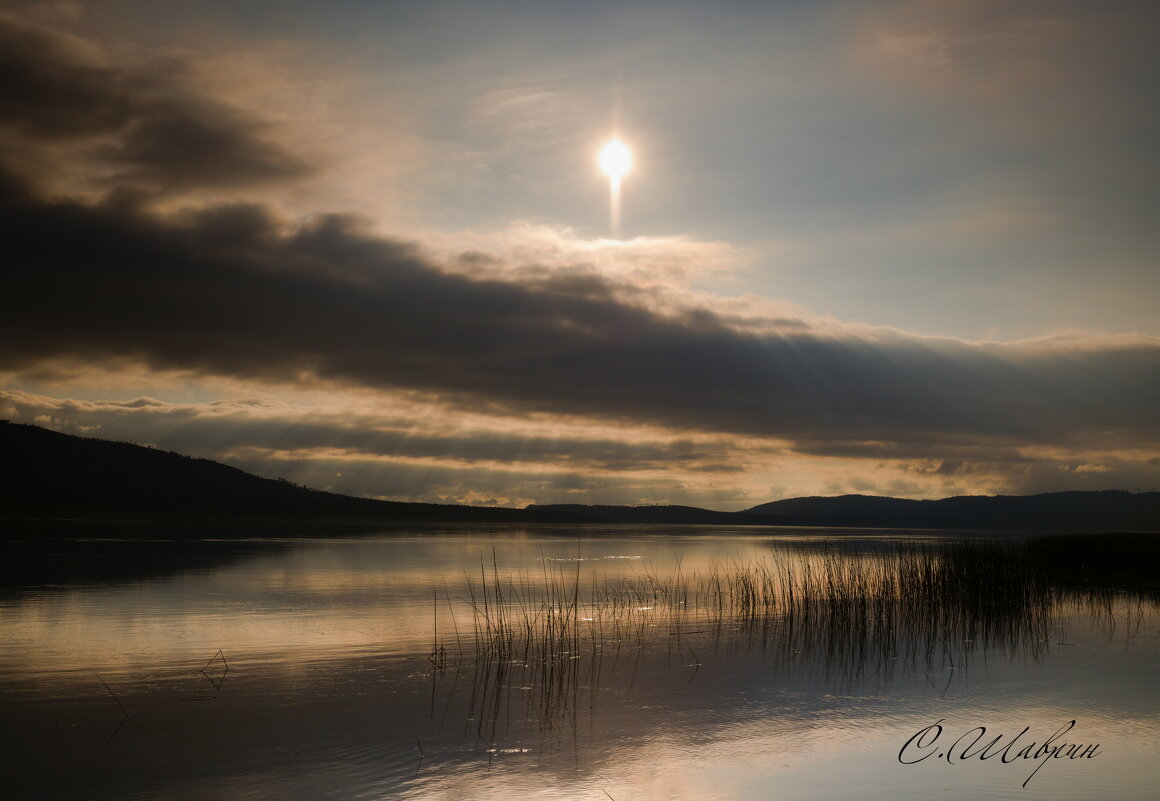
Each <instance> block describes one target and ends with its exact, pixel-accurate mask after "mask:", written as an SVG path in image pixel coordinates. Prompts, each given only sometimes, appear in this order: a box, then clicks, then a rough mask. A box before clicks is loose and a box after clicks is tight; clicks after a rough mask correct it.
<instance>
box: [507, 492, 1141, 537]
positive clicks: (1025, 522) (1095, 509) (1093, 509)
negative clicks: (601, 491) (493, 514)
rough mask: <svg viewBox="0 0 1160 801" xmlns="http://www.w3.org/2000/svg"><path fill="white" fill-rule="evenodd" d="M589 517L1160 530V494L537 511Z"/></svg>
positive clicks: (843, 498) (848, 498) (867, 498)
mask: <svg viewBox="0 0 1160 801" xmlns="http://www.w3.org/2000/svg"><path fill="white" fill-rule="evenodd" d="M529 508H533V509H538V510H558V511H566V512H568V513H569V514H576V515H587V516H592V517H595V518H597V519H599V520H600V521H601V522H605V523H699V524H713V525H754V524H764V525H778V526H834V527H845V528H928V529H991V530H998V529H1003V530H1034V531H1160V493H1157V492H1142V493H1130V492H1122V491H1118V490H1109V491H1106V492H1050V493H1045V494H1042V495H999V496H994V497H992V496H966V497H956V498H944V499H942V500H938V501H913V500H907V499H904V498H883V497H878V496H871V495H840V496H837V497H829V498H824V497H811V498H790V499H787V500H783V501H773V502H771V503H763V504H761V505H759V506H754V507H752V508H750V509H745V510H743V511H741V512H711V511H708V510H706V509H696V508H694V507H688V506H579V505H565V504H558V505H548V506H533V507H529Z"/></svg>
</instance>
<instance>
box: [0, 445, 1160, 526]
mask: <svg viewBox="0 0 1160 801" xmlns="http://www.w3.org/2000/svg"><path fill="white" fill-rule="evenodd" d="M126 517H129V518H139V517H146V518H150V517H164V518H167V519H169V520H174V521H180V520H193V521H198V522H202V521H206V520H209V519H213V518H220V519H223V520H231V519H242V520H247V521H254V520H259V519H266V520H275V521H300V522H311V521H328V522H341V521H350V522H401V521H416V522H423V521H426V522H449V523H450V522H476V523H632V524H665V525H671V524H678V525H687V524H693V525H782V526H834V527H847V528H923V529H990V530H1026V531H1089V532H1098V531H1160V493H1157V492H1145V493H1129V492H1123V491H1105V492H1055V493H1046V494H1042V495H1030V496H997V497H983V496H972V497H957V498H945V499H943V500H937V501H914V500H906V499H900V498H882V497H871V496H865V495H843V496H840V497H835V498H820V497H812V498H792V499H789V500H782V501H774V502H772V503H766V504H761V505H759V506H754V507H753V508H751V509H746V510H744V511H741V512H718V511H712V510H708V509H698V508H696V507H691V506H584V505H577V504H550V505H536V504H533V505H531V506H529V507H527V508H525V509H511V508H503V507H476V506H456V505H450V504H446V505H444V504H427V503H401V502H395V501H381V500H374V499H370V498H352V497H350V496H346V495H339V494H336V493H332V492H322V491H319V490H313V489H309V488H306V487H302V486H298V485H296V484H292V483H290V482H287V481H283V480H276V479H268V478H260V477H258V476H255V475H251V474H249V473H246V472H244V471H242V470H238V469H236V468H233V467H229V466H228V465H224V464H220V463H218V462H213V461H210V460H208V459H196V458H192V457H189V456H182V455H181V454H177V453H172V452H169V451H162V450H159V449H155V448H149V447H143V446H140V445H133V444H130V443H127V442H112V441H108V440H101V439H91V438H85V437H76V436H72V435H68V434H60V433H57V432H54V431H49V430H47V429H44V428H40V427H38V426H31V425H23V424H17V423H9V422H0V519H7V520H13V519H20V520H23V521H28V520H30V519H42V520H46V519H57V520H59V519H70V518H71V519H80V520H98V521H99V520H102V519H111V518H126Z"/></svg>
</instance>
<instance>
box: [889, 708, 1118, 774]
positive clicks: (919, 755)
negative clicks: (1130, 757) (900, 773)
mask: <svg viewBox="0 0 1160 801" xmlns="http://www.w3.org/2000/svg"><path fill="white" fill-rule="evenodd" d="M943 720H945V718H944V719H939V720H938V721H937V722H935V723H932V724H931V725H930V726H927V727H926V728H923V729H919V730H918V731H917V732H915V733H914V734H913V735H912V736H911V738H910V739H909V740H907V741H906V744H905V745H903V746H902V749H901V750H900V751H899V752H898V761H899V762H901V763H902V764H903V765H913V764H915V763H917V762H922V761H923V760H924V759H929V758H931V757H934V758H935V760H945V761H946V763H947V764H948V765H954V764H955V763H956V762H964V761H966V760H968V759H976V758H977V759H979V760H988V759H993V758H994V757H998V758H999V761H1000V762H1002V763H1003V764H1004V765H1007V764H1010V763H1012V762H1016V761H1017V760H1020V759H1023V760H1028V759H1030V760H1032V761H1033V762H1035V763H1036V766H1035V770H1033V771H1031V775H1029V776H1028V777H1027V778H1026V779H1025V780H1024V782H1023V786H1024V787H1026V786H1027V782H1029V781H1031V780H1032V779H1033V778H1034V777H1035V774H1036V773H1038V772H1039V770H1040V769H1041V768H1042V767H1043V766H1044V765H1046V764H1047V763H1048V762H1050V761H1051V760H1053V759H1065V758H1066V759H1094V758H1095V757H1097V756H1099V755H1100V754H1102V753H1103V751H1101V750H1100V744H1099V743H1091V744H1084V743H1069V742H1061V741H1060V738H1062V737H1063V736H1064V735H1065V734H1067V733H1068V732H1069V731H1071V730H1072V729H1073V728H1075V721H1074V720H1073V721H1070V722H1068V723H1066V724H1064V725H1063V726H1060V727H1059V729H1058V730H1057V731H1056V732H1055V734H1052V735H1051V736H1050V737H1048V738H1047V739H1046V740H1044V741H1043V742H1042V743H1039V742H1038V741H1036V740H1031V739H1030V738H1027V737H1025V735H1027V733H1028V732H1029V731H1030V730H1031V727H1030V726H1025V727H1024V728H1023V731H1021V732H1019V733H1018V734H1016V735H1015V736H1014V737H1012V738H1010V739H1006V738H1005V735H1003V734H993V735H991V736H990V739H988V734H987V727H986V726H976V727H975V728H973V729H971V730H970V731H967V732H965V733H963V734H960V735H959V736H958V738H956V739H955V741H954V742H952V743H950V744H949V745H947V744H946V743H947V740H945V739H943V741H942V742H941V743H940V742H939V740H940V738H942V736H943V727H942V723H943ZM948 736H949V735H948Z"/></svg>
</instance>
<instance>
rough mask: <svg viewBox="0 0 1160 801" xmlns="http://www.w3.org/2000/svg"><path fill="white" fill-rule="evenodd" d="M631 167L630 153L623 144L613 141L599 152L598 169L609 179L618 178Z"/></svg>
mask: <svg viewBox="0 0 1160 801" xmlns="http://www.w3.org/2000/svg"><path fill="white" fill-rule="evenodd" d="M631 166H632V151H631V150H629V149H628V148H627V147H625V146H624V143H623V142H620V141H617V140H615V139H614V140H613V141H611V142H609V143H608V144H607V145H605V146H604V149H603V150H601V151H600V169H602V170H604V172H605V173H607V174H608V177H609V178H619V177H620V176H622V175H624V174H625V173H626V172H628V169H629V168H630V167H631Z"/></svg>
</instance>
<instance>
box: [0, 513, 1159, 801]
mask: <svg viewBox="0 0 1160 801" xmlns="http://www.w3.org/2000/svg"><path fill="white" fill-rule="evenodd" d="M596 533H599V536H595V534H596ZM898 543H902V545H899V544H898ZM856 545H857V547H855V548H852V549H851V548H846V549H835V547H834V545H833V544H832V543H826V542H823V541H820V540H819V539H818V538H817V537H816V534H812V535H810V536H806V534H805V533H804V532H803V533H799V534H795V535H789V536H787V535H784V534H781V535H778V536H772V537H771V536H762V537H755V536H753V535H752V532H751V531H750V532H747V535H746V536H744V537H739V536H736V535H733V534H717V533H716V532H714V531H712V530H709V531H703V532H702V533H701V535H700V536H697V537H672V536H665V537H662V536H653V535H651V532H645V533H638V534H636V535H634V536H623V535H622V536H614V535H611V534H610V533H609V532H608V531H601V532H593V531H587V532H584V535H583V536H576V534H575V532H572V533H570V534H565V533H562V532H559V531H555V532H553V533H552V534H551V535H548V536H543V535H542V532H537V531H534V530H532V531H505V532H503V533H502V535H499V536H496V535H492V536H488V537H482V538H481V537H478V536H464V535H463V534H462V533H458V532H456V531H448V530H444V531H439V530H435V531H410V532H402V533H401V534H399V535H396V536H392V537H382V538H348V539H344V540H338V541H334V540H309V539H297V540H286V541H281V542H278V543H276V544H270V543H265V544H262V543H256V544H254V548H253V550H251V551H248V552H247V553H246V555H245V556H244V558H242V559H226V560H222V559H220V558H218V556H219V554H218V553H217V550H218V549H217V548H216V547H214V548H209V549H207V551H206V552H207V553H212V554H214V556H213V557H212V558H210V559H208V560H206V561H205V562H202V563H198V562H197V560H196V559H191V560H187V561H186V563H185V564H184V566H183V569H182V571H180V572H177V573H171V574H169V575H168V576H162V575H158V574H151V575H150V576H149V577H143V578H139V579H126V578H123V577H122V578H118V579H117V581H116V582H115V583H113V584H102V585H99V586H81V585H76V584H72V585H66V586H59V585H58V586H40V587H30V588H26V589H25V590H24V591H22V592H21V593H20V594H19V595H18V596H16V597H11V598H9V599H8V600H7V601H5V602H3V603H2V604H0V627H2V629H3V631H4V634H5V643H6V645H5V647H4V650H3V651H2V652H0V711H2V712H3V714H4V719H5V721H6V723H7V724H8V725H7V726H6V727H5V730H4V732H3V734H0V748H3V750H4V753H5V754H6V755H8V757H10V759H8V760H7V761H6V764H5V767H4V768H3V773H4V775H3V776H2V777H0V778H2V779H3V780H4V782H5V786H6V787H9V788H12V792H14V793H15V795H13V796H12V797H16V798H170V797H172V798H188V799H203V798H218V797H226V796H228V797H246V796H247V795H252V796H254V797H278V798H318V797H322V796H324V795H328V796H333V797H339V798H368V797H370V798H374V797H382V798H397V797H413V798H506V797H511V796H512V795H516V794H519V795H524V796H527V797H530V798H541V797H542V798H555V797H560V798H606V797H607V796H608V795H611V796H613V797H614V798H616V799H618V801H624V799H626V798H689V799H692V798H698V799H700V798H713V797H722V798H731V799H741V798H753V799H756V798H770V797H775V796H776V797H789V798H811V797H829V798H834V797H853V796H855V795H862V793H861V792H859V791H860V790H861V789H864V786H865V785H866V783H868V782H871V783H873V786H875V787H882V788H888V789H886V790H884V794H888V795H892V796H897V797H918V796H920V795H923V794H929V793H930V792H941V791H942V788H943V787H944V786H947V784H948V783H949V782H950V781H951V779H953V784H954V785H955V786H956V787H959V788H960V789H961V792H960V793H959V794H958V795H957V797H964V798H970V797H978V798H986V797H1005V796H1007V795H1009V794H1010V793H1012V792H1015V791H1019V792H1020V793H1021V794H1023V795H1027V796H1028V797H1044V798H1046V797H1072V798H1082V797H1090V798H1097V797H1098V798H1109V797H1111V798H1146V797H1149V795H1148V791H1147V788H1148V787H1149V786H1150V780H1152V779H1155V778H1156V776H1155V772H1154V770H1151V772H1149V771H1150V769H1149V768H1148V767H1147V763H1143V762H1141V763H1139V764H1136V763H1135V762H1134V759H1135V756H1136V755H1138V754H1140V753H1143V752H1145V751H1147V750H1148V749H1147V744H1148V743H1152V744H1154V743H1155V742H1156V741H1157V733H1158V732H1160V725H1158V723H1157V720H1158V718H1160V710H1158V708H1157V707H1158V705H1157V701H1156V696H1155V693H1154V691H1153V690H1152V684H1153V680H1154V675H1155V665H1156V663H1157V659H1158V656H1160V642H1158V636H1157V626H1156V606H1155V603H1154V597H1153V596H1152V595H1149V593H1148V592H1147V591H1146V590H1144V591H1141V590H1136V591H1131V592H1126V591H1124V590H1122V589H1112V588H1109V586H1108V585H1107V583H1106V582H1105V583H1103V584H1099V583H1095V584H1093V583H1092V582H1090V581H1087V580H1086V579H1085V580H1084V581H1081V582H1079V583H1078V584H1077V583H1076V582H1075V581H1073V580H1072V579H1073V578H1074V577H1068V576H1063V575H1062V574H1061V573H1060V572H1059V571H1058V570H1054V569H1044V568H1043V565H1044V564H1046V563H1048V562H1050V559H1047V558H1046V557H1045V554H1044V552H1042V551H1040V552H1037V553H1033V552H1032V551H1029V550H1028V549H1027V548H1026V547H1024V544H1022V543H1019V542H1008V541H999V542H987V543H982V544H979V543H975V544H974V545H970V546H953V547H950V548H943V547H941V546H936V545H935V544H932V541H931V538H914V537H912V538H907V539H898V538H897V537H894V536H887V535H882V536H879V537H874V538H870V539H863V541H860V542H858V543H856ZM177 547H179V548H181V549H184V550H182V551H181V552H182V553H184V554H187V555H188V554H190V553H193V552H194V551H191V550H190V549H189V548H188V544H186V545H183V546H177ZM224 547H225V548H226V550H228V545H227V546H224ZM194 550H196V549H194ZM1113 654H1114V656H1115V659H1114V660H1111V659H1109V656H1110V655H1113ZM103 683H104V684H105V685H106V686H104V687H102V684H103ZM122 707H123V708H122ZM125 713H127V714H125ZM1060 716H1066V717H1065V718H1064V719H1071V718H1076V717H1078V718H1080V720H1081V724H1080V725H1081V726H1083V727H1085V728H1086V732H1087V733H1088V734H1090V735H1094V736H1096V737H1097V738H1103V739H1104V740H1108V738H1112V739H1111V740H1110V741H1109V743H1110V744H1109V745H1108V747H1107V750H1108V755H1107V758H1106V759H1103V758H1102V759H1101V760H1096V761H1094V762H1093V763H1092V764H1085V765H1063V766H1059V767H1058V768H1057V767H1056V766H1051V767H1048V768H1046V769H1045V770H1044V771H1043V773H1042V774H1041V775H1040V776H1038V777H1037V778H1036V780H1035V783H1033V784H1032V785H1031V786H1029V788H1028V789H1027V790H1026V791H1023V790H1021V789H1020V788H1019V784H1020V782H1022V781H1023V779H1024V778H1025V777H1023V776H1021V775H1020V776H1018V777H1017V778H1016V777H1015V776H1013V775H1006V774H1004V773H1002V771H996V770H994V769H993V766H972V767H970V768H967V769H964V770H961V771H958V772H954V771H952V772H950V773H948V772H947V771H945V770H944V771H943V772H941V773H940V772H938V771H928V770H925V768H926V767H927V766H926V765H923V766H913V767H912V769H911V770H909V771H907V770H903V767H904V766H900V765H898V764H897V760H896V759H895V755H896V754H897V751H898V748H899V747H900V746H901V744H902V742H904V741H905V739H906V737H908V736H909V735H910V734H912V733H913V731H915V730H917V729H918V728H919V727H920V726H921V725H929V724H930V723H932V722H934V720H936V719H939V718H948V719H951V720H954V721H963V725H964V728H969V725H967V724H968V723H969V724H970V725H988V726H996V727H1006V728H1008V729H1010V728H1012V727H1013V730H1014V731H1018V730H1019V728H1022V727H1023V726H1038V727H1040V728H1043V727H1046V726H1049V725H1050V726H1051V728H1052V730H1054V728H1057V727H1058V723H1059V722H1062V721H1061V720H1060ZM1052 724H1054V725H1052ZM1125 727H1130V728H1132V733H1131V734H1128V735H1125V734H1124V731H1125ZM839 765H841V766H843V767H842V768H841V769H840V770H835V769H834V768H835V767H836V766H839ZM852 766H853V767H852ZM944 767H945V766H944ZM900 771H901V772H900ZM1052 771H1054V772H1052ZM1085 787H1087V788H1088V789H1086V790H1085V789H1083V788H1085ZM1109 787H1113V788H1115V791H1114V792H1111V793H1109V792H1108V788H1109ZM774 788H776V792H775V789H774ZM1077 788H1078V792H1081V793H1087V795H1083V794H1079V795H1077V794H1076V792H1077ZM1063 790H1067V791H1068V792H1069V793H1070V795H1069V794H1068V793H1064V792H1062V791H1063ZM1089 790H1090V792H1089Z"/></svg>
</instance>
